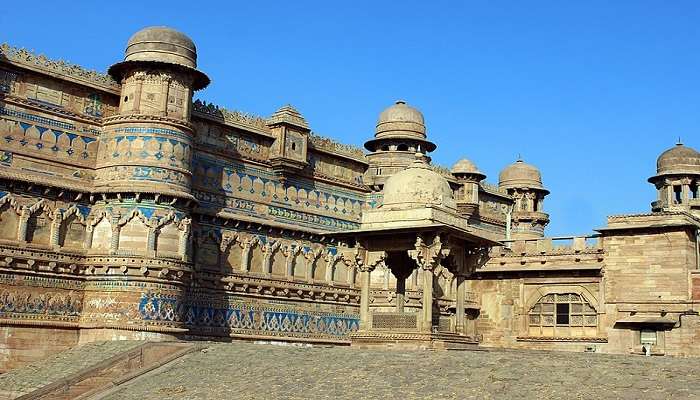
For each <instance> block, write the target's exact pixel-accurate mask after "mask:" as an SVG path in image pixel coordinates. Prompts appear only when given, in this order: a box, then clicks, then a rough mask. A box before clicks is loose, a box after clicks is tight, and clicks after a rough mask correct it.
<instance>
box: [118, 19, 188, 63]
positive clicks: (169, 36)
mask: <svg viewBox="0 0 700 400" xmlns="http://www.w3.org/2000/svg"><path fill="white" fill-rule="evenodd" d="M125 53H126V56H125V57H124V61H160V62H166V63H171V64H179V65H184V66H187V67H190V68H197V48H196V47H195V45H194V42H193V41H192V39H190V38H189V37H187V35H185V34H184V33H182V32H179V31H176V30H175V29H172V28H168V27H165V26H151V27H148V28H144V29H141V30H140V31H138V32H136V33H134V34H133V35H132V36H131V38H130V39H129V42H128V43H127V45H126V52H125Z"/></svg>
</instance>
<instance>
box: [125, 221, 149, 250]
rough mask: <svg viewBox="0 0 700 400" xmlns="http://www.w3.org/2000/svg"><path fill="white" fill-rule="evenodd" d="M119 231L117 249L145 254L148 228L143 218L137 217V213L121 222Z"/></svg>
mask: <svg viewBox="0 0 700 400" xmlns="http://www.w3.org/2000/svg"><path fill="white" fill-rule="evenodd" d="M120 225H121V229H120V231H119V250H120V251H121V250H123V251H129V252H134V253H136V254H145V253H146V249H147V243H148V230H149V229H150V228H149V226H148V225H147V223H146V221H144V218H139V216H137V215H133V213H132V217H131V218H130V219H129V220H128V221H126V223H124V224H123V225H122V224H121V221H120Z"/></svg>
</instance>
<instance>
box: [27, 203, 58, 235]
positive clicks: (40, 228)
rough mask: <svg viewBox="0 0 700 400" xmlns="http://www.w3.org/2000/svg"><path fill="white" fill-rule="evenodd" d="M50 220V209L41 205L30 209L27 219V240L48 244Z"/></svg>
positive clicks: (51, 219)
mask: <svg viewBox="0 0 700 400" xmlns="http://www.w3.org/2000/svg"><path fill="white" fill-rule="evenodd" d="M52 221H53V218H52V217H51V212H50V210H49V209H48V208H46V207H44V206H43V205H42V206H40V207H39V208H37V209H36V210H35V211H32V212H31V215H30V216H29V219H28V220H27V242H28V243H34V244H41V245H48V244H49V243H50V242H51V223H52Z"/></svg>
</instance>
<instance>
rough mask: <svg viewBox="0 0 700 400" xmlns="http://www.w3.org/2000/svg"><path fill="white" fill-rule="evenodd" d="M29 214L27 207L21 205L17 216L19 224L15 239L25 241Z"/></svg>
mask: <svg viewBox="0 0 700 400" xmlns="http://www.w3.org/2000/svg"><path fill="white" fill-rule="evenodd" d="M30 214H31V213H30V212H29V208H28V207H22V213H21V214H20V216H19V226H18V227H17V240H19V241H20V242H26V241H27V227H28V226H29V217H30V216H31V215H30Z"/></svg>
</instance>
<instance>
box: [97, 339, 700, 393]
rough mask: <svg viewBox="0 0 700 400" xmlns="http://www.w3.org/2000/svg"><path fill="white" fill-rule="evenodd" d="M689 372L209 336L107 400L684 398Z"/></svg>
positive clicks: (645, 360)
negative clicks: (200, 348) (213, 340)
mask: <svg viewBox="0 0 700 400" xmlns="http://www.w3.org/2000/svg"><path fill="white" fill-rule="evenodd" d="M699 373H700V361H698V360H686V359H677V358H661V357H630V356H612V355H601V354H580V353H559V352H551V353H544V352H537V351H503V350H499V351H454V352H424V351H418V352H410V351H409V352H405V353H400V352H392V351H378V350H374V351H366V350H356V349H350V348H301V347H282V346H270V345H256V344H245V343H232V344H212V345H211V346H210V347H209V348H208V349H207V350H206V351H205V352H198V353H195V354H192V355H188V356H186V357H184V358H182V359H179V360H177V361H175V362H173V363H171V364H169V365H167V366H165V367H163V368H161V369H159V370H158V371H157V372H156V373H155V374H154V375H151V376H149V377H148V379H144V380H141V381H138V382H135V383H133V384H131V385H129V386H128V387H125V388H124V389H122V390H120V391H118V392H117V393H114V394H113V395H111V396H110V397H108V399H109V400H131V399H134V400H137V399H138V400H141V399H143V400H148V399H163V398H169V399H201V400H205V399H217V400H218V399H261V398H263V399H380V398H381V399H511V398H512V399H591V398H594V399H641V398H644V399H668V398H694V397H698V396H700V389H698V388H697V386H698V384H699V383H700V378H698V374H699Z"/></svg>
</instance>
